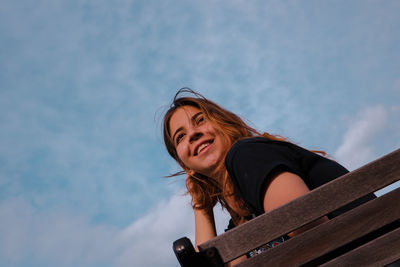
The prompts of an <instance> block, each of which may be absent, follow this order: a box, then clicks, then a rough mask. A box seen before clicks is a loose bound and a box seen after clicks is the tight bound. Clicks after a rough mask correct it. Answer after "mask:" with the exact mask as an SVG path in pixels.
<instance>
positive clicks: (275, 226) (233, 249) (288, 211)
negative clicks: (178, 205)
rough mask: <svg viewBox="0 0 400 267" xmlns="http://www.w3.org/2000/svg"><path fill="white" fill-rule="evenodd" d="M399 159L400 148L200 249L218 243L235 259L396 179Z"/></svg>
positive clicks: (224, 254)
mask: <svg viewBox="0 0 400 267" xmlns="http://www.w3.org/2000/svg"><path fill="white" fill-rule="evenodd" d="M399 162H400V149H398V150H396V151H394V152H392V153H390V154H388V155H386V156H384V157H382V158H380V159H378V160H375V161H373V162H371V163H369V164H367V165H365V166H363V167H361V168H359V169H357V170H355V171H353V172H350V173H348V174H346V175H343V176H342V177H340V178H337V179H335V180H334V181H331V182H329V183H327V184H325V185H323V186H321V187H319V188H317V189H315V190H313V191H311V192H310V193H308V194H306V195H304V196H302V197H300V198H298V199H296V200H294V201H292V202H289V203H288V204H286V205H284V206H282V207H280V208H278V209H276V210H273V211H271V212H269V213H268V214H263V215H261V216H258V217H257V218H255V219H253V220H251V221H250V222H248V223H245V224H243V225H240V226H238V227H236V228H234V229H232V230H231V231H228V232H226V233H224V234H222V235H220V236H218V237H216V238H214V239H212V240H209V241H207V242H205V243H203V244H201V245H199V249H200V250H205V249H206V248H209V247H216V248H217V249H218V251H219V253H220V255H221V257H222V259H223V261H224V262H228V261H231V260H232V259H235V258H237V257H239V256H240V255H243V254H245V253H247V252H248V251H250V250H252V249H254V248H256V247H259V246H261V245H263V244H265V243H267V242H269V241H271V240H274V239H275V238H278V237H280V236H282V235H284V234H286V233H289V232H291V231H293V230H295V229H297V228H299V227H301V226H304V225H305V224H307V223H309V222H312V221H314V220H316V219H318V218H320V217H322V216H324V215H326V214H328V213H330V212H332V211H334V210H336V209H338V208H340V207H342V206H344V205H346V204H348V203H350V202H352V201H354V200H355V199H358V198H360V197H362V196H365V195H367V194H369V193H371V192H374V191H376V190H379V189H381V188H383V187H385V186H387V185H389V184H391V183H394V182H396V181H397V180H399V179H400V168H399Z"/></svg>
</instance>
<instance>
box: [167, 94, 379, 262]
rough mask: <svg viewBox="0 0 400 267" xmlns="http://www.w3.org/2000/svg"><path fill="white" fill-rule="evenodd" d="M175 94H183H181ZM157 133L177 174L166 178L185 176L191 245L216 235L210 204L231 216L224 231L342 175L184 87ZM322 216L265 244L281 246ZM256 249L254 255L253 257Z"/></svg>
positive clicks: (318, 153)
mask: <svg viewBox="0 0 400 267" xmlns="http://www.w3.org/2000/svg"><path fill="white" fill-rule="evenodd" d="M183 93H189V94H191V96H189V97H188V96H182V94H183ZM163 135H164V142H165V145H166V147H167V150H168V152H169V154H170V155H171V156H172V157H173V158H174V159H175V160H176V161H177V162H178V164H179V165H180V166H181V167H182V169H183V172H179V173H177V174H174V175H178V174H182V173H185V174H186V186H187V190H188V193H189V194H190V195H191V197H192V206H193V211H194V215H195V229H196V230H195V235H196V242H195V243H196V247H197V245H199V244H201V243H203V242H205V241H207V240H209V239H211V238H213V237H215V236H216V230H215V222H214V215H213V207H214V206H215V204H216V203H217V202H219V203H220V204H221V205H222V207H223V208H225V209H227V210H228V212H229V213H230V215H231V217H232V219H231V221H230V223H229V226H228V229H230V228H232V227H235V226H237V225H239V224H242V223H244V222H245V221H247V220H249V219H251V218H253V217H255V216H258V215H261V214H263V213H265V212H269V211H271V210H273V209H275V208H277V207H279V206H281V205H283V204H285V203H287V202H289V201H291V200H293V199H295V198H297V197H300V196H302V195H304V194H306V193H308V192H309V191H310V190H312V189H314V188H316V187H318V186H321V185H323V184H325V183H327V182H329V181H331V180H333V179H335V178H337V177H339V176H341V175H343V174H345V173H347V172H348V171H347V170H346V169H345V168H344V167H342V166H341V165H340V164H338V163H336V162H334V161H332V160H329V159H327V158H325V157H323V156H322V155H324V152H321V151H309V150H306V149H303V148H301V147H299V146H297V145H294V144H292V143H290V142H288V140H286V139H285V138H283V137H280V136H274V135H271V134H268V133H266V132H264V133H260V132H258V131H257V130H255V129H253V128H251V127H250V126H248V125H247V124H246V123H244V121H243V120H242V119H241V118H240V117H238V116H237V115H235V114H234V113H232V112H230V111H227V110H225V109H223V108H222V107H220V106H218V105H217V104H215V103H214V102H212V101H210V100H208V99H206V98H204V97H203V96H202V95H200V94H198V93H196V92H194V91H192V90H190V89H188V88H183V89H181V90H179V91H178V93H177V94H176V95H175V98H174V100H173V103H172V105H171V106H170V109H169V110H168V111H167V112H166V114H165V116H164V121H163ZM321 154H322V155H321ZM174 175H172V176H174ZM372 198H374V195H368V196H367V197H365V198H363V199H360V200H358V201H356V202H355V203H351V205H349V206H346V207H344V208H343V209H341V210H339V211H336V212H333V213H331V214H329V215H328V217H335V216H337V215H339V214H341V213H343V212H345V211H347V210H349V209H351V208H353V207H354V206H357V205H360V204H361V203H364V202H366V201H368V200H370V199H372ZM328 217H323V218H321V219H319V220H317V221H316V222H314V223H311V224H310V225H306V226H304V227H302V228H301V229H298V230H296V231H294V232H292V233H289V234H288V235H287V236H283V237H281V238H279V239H277V240H276V241H275V242H272V244H276V243H280V242H283V241H284V240H286V239H288V238H290V237H292V236H294V235H296V234H299V233H301V232H303V231H305V230H307V229H309V228H310V227H313V226H315V225H317V224H320V223H322V222H324V221H326V220H328ZM261 251H263V249H258V250H257V252H256V254H257V253H259V252H261ZM250 254H251V255H254V253H250ZM250 254H249V255H250ZM240 260H241V259H238V260H237V261H240Z"/></svg>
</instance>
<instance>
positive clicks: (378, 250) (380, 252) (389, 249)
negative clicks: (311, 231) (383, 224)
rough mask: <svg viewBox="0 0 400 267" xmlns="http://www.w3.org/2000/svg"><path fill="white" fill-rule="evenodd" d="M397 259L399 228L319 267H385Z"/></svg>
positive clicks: (399, 246)
mask: <svg viewBox="0 0 400 267" xmlns="http://www.w3.org/2000/svg"><path fill="white" fill-rule="evenodd" d="M399 259H400V228H398V229H396V230H394V231H392V232H389V233H387V234H385V235H383V236H381V237H379V238H377V239H375V240H373V241H371V242H369V243H367V244H365V245H364V246H361V247H359V248H357V249H355V250H353V251H350V252H349V253H347V254H345V255H342V256H340V257H338V258H336V259H334V260H332V261H330V262H327V263H325V264H323V265H321V266H323V267H336V266H385V265H387V264H390V263H392V262H394V261H396V260H399ZM396 266H397V265H396Z"/></svg>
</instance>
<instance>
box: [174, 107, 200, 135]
mask: <svg viewBox="0 0 400 267" xmlns="http://www.w3.org/2000/svg"><path fill="white" fill-rule="evenodd" d="M201 114H203V112H201V111H200V112H197V113H196V114H194V115H193V116H192V118H190V121H191V122H192V123H193V122H194V121H195V120H196V118H197V117H198V116H199V115H201ZM182 130H183V127H179V128H178V129H176V131H175V133H174V135H173V136H172V140H173V141H174V143H175V135H176V134H177V133H178V132H180V131H182Z"/></svg>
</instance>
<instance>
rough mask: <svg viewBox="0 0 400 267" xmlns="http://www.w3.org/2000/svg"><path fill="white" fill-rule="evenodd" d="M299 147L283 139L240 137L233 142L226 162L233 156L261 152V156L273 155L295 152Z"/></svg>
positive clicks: (240, 156)
mask: <svg viewBox="0 0 400 267" xmlns="http://www.w3.org/2000/svg"><path fill="white" fill-rule="evenodd" d="M298 149H301V148H300V147H298V146H296V145H294V144H292V143H289V142H285V141H275V140H270V139H267V138H265V137H251V138H246V139H241V140H239V141H237V142H236V143H234V144H233V145H232V147H231V148H230V150H229V151H228V153H227V156H226V163H229V162H232V160H234V159H235V158H242V157H248V156H250V155H257V154H260V153H261V154H262V155H263V156H268V155H275V154H276V153H279V154H282V153H296V150H298Z"/></svg>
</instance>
